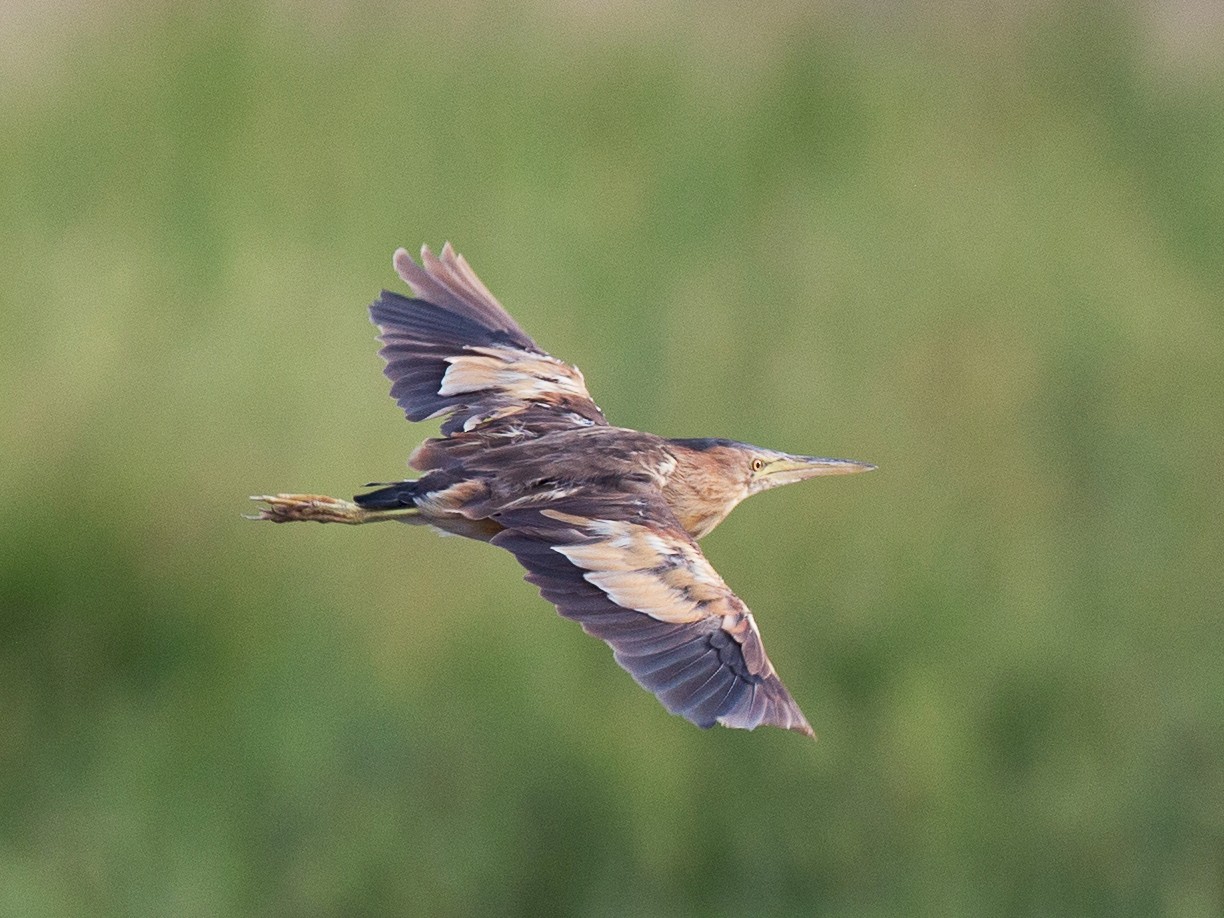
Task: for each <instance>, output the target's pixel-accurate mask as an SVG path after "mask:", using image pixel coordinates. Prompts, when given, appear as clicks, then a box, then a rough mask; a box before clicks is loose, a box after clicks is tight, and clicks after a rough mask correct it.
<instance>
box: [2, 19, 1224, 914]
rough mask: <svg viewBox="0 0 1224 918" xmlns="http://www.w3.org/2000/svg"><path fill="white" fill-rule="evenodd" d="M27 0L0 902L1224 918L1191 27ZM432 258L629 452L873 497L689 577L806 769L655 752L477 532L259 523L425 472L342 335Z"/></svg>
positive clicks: (1220, 669) (412, 432)
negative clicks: (511, 323) (703, 440)
mask: <svg viewBox="0 0 1224 918" xmlns="http://www.w3.org/2000/svg"><path fill="white" fill-rule="evenodd" d="M24 5H25V6H28V9H25V10H24V11H22V12H21V15H15V16H13V17H9V18H8V19H7V20H6V23H4V24H3V25H4V27H5V28H7V29H9V30H10V31H9V37H10V39H14V40H13V41H11V42H10V51H9V52H6V60H5V61H4V62H3V63H2V64H0V77H2V79H0V122H2V123H3V124H4V130H3V131H0V174H2V175H3V181H0V220H2V225H3V226H4V229H5V245H4V253H3V257H2V258H0V322H2V323H3V324H2V325H0V392H3V393H4V398H3V399H2V400H0V443H2V445H0V455H2V456H3V466H4V474H3V476H0V508H2V509H3V513H4V526H3V528H2V529H0V774H2V775H3V776H4V778H3V788H4V790H3V793H0V913H3V914H6V915H29V916H42V915H46V916H62V915H91V916H92V915H150V916H155V915H156V916H162V915H176V916H192V915H200V916H214V915H251V916H255V915H259V916H267V915H272V916H277V915H284V916H303V915H305V916H310V915H319V916H325V915H337V916H338V915H356V914H429V915H443V916H446V915H454V916H462V915H492V914H522V915H533V916H538V915H549V914H558V915H562V914H564V915H625V914H635V915H664V914H666V915H681V916H683V915H692V916H716V915H752V916H763V915H779V916H792V915H801V914H822V915H835V916H896V915H937V916H957V915H964V916H980V915H1032V916H1043V918H1045V916H1060V915H1065V916H1111V918H1113V916H1121V915H1144V916H1148V915H1169V916H1199V915H1203V916H1207V915H1219V914H1220V913H1221V912H1222V911H1224V859H1222V854H1221V852H1224V766H1222V763H1224V665H1222V661H1221V649H1222V648H1224V624H1222V621H1221V605H1222V598H1224V535H1222V528H1221V522H1220V521H1221V519H1222V518H1224V488H1222V487H1221V468H1222V467H1224V410H1221V403H1222V401H1224V309H1222V304H1224V258H1222V257H1221V240H1224V178H1222V177H1224V171H1221V163H1224V67H1222V59H1221V58H1220V57H1219V56H1218V55H1217V56H1215V57H1206V58H1205V57H1204V55H1205V54H1207V52H1205V51H1203V48H1202V45H1204V43H1203V42H1199V43H1198V44H1197V45H1196V44H1195V42H1194V41H1193V39H1194V38H1195V37H1196V36H1195V35H1193V34H1189V33H1188V34H1187V35H1184V36H1183V35H1179V34H1178V33H1177V31H1176V30H1177V29H1178V28H1183V29H1189V28H1190V27H1189V26H1188V25H1186V24H1178V23H1176V22H1174V23H1161V22H1157V21H1156V20H1155V19H1154V18H1153V17H1154V16H1155V14H1153V13H1151V12H1150V9H1149V7H1144V9H1145V10H1148V13H1145V16H1144V17H1139V16H1137V15H1136V16H1131V15H1129V14H1128V13H1127V11H1126V9H1125V8H1122V7H1118V8H1111V7H1108V6H1104V5H1097V6H1090V7H1083V8H1082V9H1081V11H1080V12H1076V13H1067V12H1056V11H1055V10H1056V7H1057V5H1054V7H1049V6H1047V5H1042V4H1037V5H1034V8H1033V11H1032V12H1031V13H1030V14H1028V15H1021V14H1019V13H1012V14H1009V15H1007V16H1003V15H1002V13H999V14H998V15H997V16H983V15H982V14H981V13H979V19H977V20H970V21H964V20H963V19H962V18H960V17H959V16H957V15H954V13H953V11H952V10H951V9H948V10H946V11H944V12H940V13H920V12H918V5H915V6H914V7H913V8H909V7H892V6H888V5H885V7H879V8H876V7H875V6H872V5H868V6H870V7H871V10H873V11H871V12H868V11H864V12H862V13H861V14H859V13H851V12H844V11H843V12H840V13H831V12H829V11H828V10H826V11H825V12H823V13H821V14H816V13H812V14H808V13H803V12H801V10H802V9H803V6H802V5H801V4H800V5H782V6H780V7H779V8H777V9H774V10H769V9H767V8H766V9H762V8H759V7H754V8H753V10H752V12H751V14H749V13H748V12H745V13H743V14H742V15H741V14H738V13H736V12H734V11H733V10H732V9H730V8H724V7H719V6H715V7H709V6H706V5H702V4H696V3H692V4H679V5H674V6H667V7H664V6H658V7H656V6H653V5H650V4H621V3H612V4H591V5H588V4H583V3H557V4H555V5H549V4H547V3H545V2H543V0H541V2H539V3H535V4H531V5H528V6H525V7H524V6H518V7H514V8H513V9H506V8H503V7H501V6H499V5H489V6H488V7H484V6H481V5H471V4H459V5H457V6H452V7H451V8H448V9H447V10H446V11H442V10H440V9H439V10H432V11H416V12H411V13H410V12H407V11H395V10H394V9H393V8H391V7H390V6H388V7H387V8H386V9H381V8H380V9H378V10H377V11H376V10H375V9H374V8H373V7H367V6H366V5H365V4H353V5H346V6H347V7H348V10H347V12H335V11H331V10H330V8H329V7H328V5H326V4H322V3H320V4H318V5H317V8H315V7H314V6H313V5H310V4H299V5H295V4H269V5H267V6H266V7H264V8H262V9H255V8H253V7H247V6H245V5H241V4H233V5H229V4H227V3H224V2H221V3H216V4H206V5H205V6H204V7H203V8H202V9H198V10H192V11H187V10H188V9H189V7H183V9H184V12H172V10H173V9H174V8H175V7H174V5H173V4H171V5H164V4H163V5H156V4H140V3H132V4H128V5H124V6H116V7H115V8H114V9H112V10H111V11H110V12H106V11H105V10H94V9H92V8H90V9H89V11H88V14H87V15H85V8H84V7H82V8H81V10H80V12H81V13H82V14H83V15H82V16H81V17H80V18H77V19H68V18H67V14H66V13H65V14H63V15H64V18H56V16H57V15H59V14H56V13H46V14H44V13H40V12H39V11H38V8H37V7H36V5H35V4H32V3H30V4H24ZM19 6H23V4H19ZM833 6H837V5H836V4H834V5H833ZM923 8H924V9H925V6H924V7H923ZM1003 8H1004V5H1000V10H1001V9H1003ZM1007 8H1010V7H1007ZM1156 8H1158V7H1151V9H1156ZM41 17H45V22H43V21H42V18H41ZM1162 29H1163V30H1164V31H1162ZM1199 37H1200V38H1201V36H1199ZM1179 38H1184V39H1185V42H1184V43H1180V44H1179V42H1178V39H1179ZM1206 44H1210V43H1209V42H1208V43H1206ZM1218 45H1219V43H1218V42H1216V46H1217V47H1218ZM1195 48H1198V53H1199V56H1198V57H1194V58H1192V57H1191V53H1192V52H1193V51H1194V50H1195ZM445 239H450V240H452V241H453V242H454V243H455V245H456V247H457V248H458V249H459V250H460V251H461V252H463V253H465V254H466V255H467V257H468V259H469V260H470V261H471V263H472V264H473V265H474V266H475V268H476V270H477V271H478V272H479V273H480V274H481V276H482V277H483V278H484V279H485V281H486V282H487V283H488V284H489V286H490V287H491V288H492V289H493V290H494V292H495V293H497V294H498V295H499V296H500V297H501V299H502V300H503V302H505V303H506V304H507V306H508V307H510V309H511V310H512V311H513V312H514V313H515V315H516V316H517V317H518V318H519V319H520V320H521V322H522V323H523V325H524V326H525V327H526V328H527V329H528V330H529V331H531V332H532V333H533V334H534V335H535V336H536V338H537V339H538V340H539V341H540V343H541V344H542V345H544V346H545V347H547V348H549V349H551V350H553V351H554V352H555V353H557V354H559V355H560V356H562V357H565V358H567V359H570V360H572V361H574V362H576V363H577V364H579V365H580V366H581V367H582V369H583V370H584V371H585V373H586V375H587V379H588V381H589V382H590V385H591V389H592V391H593V392H594V393H595V394H596V397H597V398H598V399H599V401H600V404H601V405H602V406H603V408H604V409H605V411H606V412H607V414H608V416H609V417H610V418H612V419H613V420H614V422H616V423H620V424H624V425H627V426H638V427H645V428H648V429H651V430H654V431H657V432H659V433H664V434H672V435H676V436H697V435H723V436H732V437H736V438H739V439H743V440H749V441H754V442H758V443H762V444H766V445H770V446H774V447H777V448H779V449H786V450H792V451H796V452H814V453H820V454H826V455H844V456H850V457H854V458H860V459H864V460H870V461H872V462H876V463H878V464H879V465H880V467H881V470H880V471H879V472H876V473H874V474H872V475H870V476H856V477H853V478H847V479H836V480H829V481H816V482H813V483H810V484H807V485H804V486H802V488H796V489H795V490H793V491H787V492H785V496H782V492H778V493H775V494H771V495H766V496H762V497H759V498H755V499H754V500H753V501H750V502H749V503H748V504H746V505H745V506H744V507H742V508H741V509H739V510H738V511H736V513H735V514H734V515H733V516H732V517H731V519H730V520H729V522H728V523H727V524H725V525H724V526H723V528H722V529H720V530H719V531H718V532H717V533H715V534H714V535H713V536H711V537H710V538H709V539H708V540H707V542H706V550H707V553H708V555H709V556H710V558H711V560H712V561H713V562H714V564H715V565H716V566H717V567H718V568H719V570H720V571H721V572H722V573H723V575H724V576H725V577H726V578H727V580H728V581H729V582H730V583H731V585H732V586H733V587H735V588H736V589H737V590H738V591H739V593H740V595H741V596H742V597H743V598H744V599H745V601H746V602H747V603H748V604H749V605H750V606H751V607H752V608H753V609H754V610H755V612H756V615H757V619H758V621H759V622H760V623H761V626H762V629H763V632H764V635H765V639H766V644H767V646H768V647H769V649H770V651H771V655H772V656H773V659H774V661H775V663H776V664H777V665H778V668H779V670H780V671H781V673H782V675H783V676H784V678H785V679H786V680H787V682H788V684H789V686H790V688H791V689H792V691H793V693H794V695H795V697H796V698H797V699H798V701H799V702H800V704H802V705H803V707H804V709H805V711H806V712H807V714H808V716H809V718H810V719H811V721H812V724H813V725H814V726H815V728H816V730H817V732H818V733H819V734H820V737H821V739H820V742H818V743H816V744H811V743H810V742H806V741H804V740H803V739H801V738H800V737H798V736H795V735H791V734H785V733H783V732H781V731H767V730H762V731H757V732H756V733H753V734H743V733H739V732H732V731H728V730H715V731H707V732H702V731H698V730H696V729H694V728H693V727H691V726H690V725H688V724H686V723H685V722H683V721H681V720H679V719H677V718H672V717H669V716H668V715H667V714H666V713H665V712H664V711H663V710H662V709H661V708H660V706H659V705H658V704H657V702H656V701H655V700H654V699H653V698H651V697H650V696H649V695H648V694H647V693H645V692H643V691H641V690H640V689H638V688H637V687H636V686H634V685H633V684H632V682H631V680H630V679H629V677H628V676H627V675H626V674H624V673H623V672H622V671H621V670H620V669H618V668H617V667H616V666H615V665H614V664H613V662H612V660H611V659H610V655H609V653H608V651H607V649H606V648H605V647H604V646H603V645H602V644H600V643H599V642H597V641H595V640H593V639H591V638H588V637H586V636H585V635H583V634H582V633H581V631H580V629H578V628H577V627H576V626H574V625H573V624H572V623H569V622H565V621H563V620H561V619H559V618H558V617H557V616H556V615H555V613H554V612H553V611H552V609H551V607H549V606H548V605H547V604H546V603H544V601H543V600H541V599H540V598H539V597H538V596H537V594H536V592H535V590H534V588H532V587H531V586H529V585H527V584H525V583H523V582H522V581H521V580H520V574H521V572H520V571H519V569H518V568H517V566H516V565H515V564H514V562H513V560H512V559H511V558H510V557H509V556H507V555H504V554H503V553H499V552H495V551H492V550H489V549H488V548H486V547H485V546H481V545H477V544H472V543H466V542H461V541H458V540H454V539H449V540H442V539H436V538H434V537H432V536H431V535H430V534H429V533H427V532H424V531H421V530H415V529H409V528H407V527H400V528H395V527H369V529H368V530H365V529H346V528H339V527H305V526H302V527H272V526H268V525H255V524H250V523H245V522H243V521H242V520H241V519H240V518H239V514H240V513H242V512H245V511H246V510H247V507H246V506H245V495H247V494H249V493H262V492H267V491H270V490H318V491H322V492H329V493H336V494H339V495H347V494H351V493H353V491H354V490H356V489H357V488H358V487H359V486H360V485H361V484H362V483H363V482H365V481H371V480H387V479H392V478H395V477H397V476H399V475H401V474H403V461H404V458H405V457H406V455H407V453H408V451H409V450H410V448H411V447H412V446H413V445H415V443H416V442H417V441H418V440H419V439H421V438H422V437H423V436H425V435H426V434H428V433H429V427H428V425H420V426H418V427H416V428H412V427H409V426H407V425H406V424H405V423H404V422H403V420H402V418H401V416H400V415H399V412H398V411H397V410H396V408H395V406H394V405H393V403H392V402H391V401H390V400H389V399H388V398H387V393H386V384H385V381H384V380H383V378H382V376H381V375H380V372H379V371H380V363H379V361H378V359H377V357H376V356H375V346H374V342H373V337H372V336H373V329H372V328H371V327H370V326H369V325H368V324H367V321H366V315H365V305H366V303H368V302H369V301H370V300H371V299H372V297H373V296H374V294H375V293H376V291H377V289H378V287H379V286H389V285H392V284H395V283H397V282H396V280H395V278H394V275H393V273H392V271H391V268H390V255H391V251H392V249H393V248H394V247H395V246H396V245H401V244H402V245H407V246H408V247H409V248H414V247H416V246H417V245H419V244H420V243H421V242H429V243H431V244H433V245H435V246H436V245H440V244H441V243H442V242H443V241H444V240H445Z"/></svg>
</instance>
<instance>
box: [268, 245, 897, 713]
mask: <svg viewBox="0 0 1224 918" xmlns="http://www.w3.org/2000/svg"><path fill="white" fill-rule="evenodd" d="M394 263H395V269H396V271H398V272H399V275H400V277H401V278H403V279H404V281H405V282H407V283H408V284H409V285H410V286H411V287H412V290H413V292H414V293H415V294H416V298H415V299H410V298H408V297H406V296H402V295H400V294H398V293H392V292H390V291H386V290H384V291H383V293H382V295H381V296H380V297H379V298H378V299H377V300H376V301H375V303H374V304H373V305H372V306H371V307H370V315H371V317H372V318H373V321H374V324H375V325H377V326H378V329H379V332H380V338H381V340H382V342H383V347H382V350H381V351H380V354H381V355H382V357H383V359H384V360H386V362H387V366H386V370H385V372H386V375H387V376H388V377H389V378H390V379H391V383H392V385H391V395H392V397H393V398H394V399H395V400H396V401H397V402H398V403H399V406H400V407H401V408H402V409H403V410H404V413H405V414H406V415H407V416H408V419H409V420H410V421H422V420H425V419H427V418H438V417H442V418H445V421H444V423H443V424H442V430H441V433H442V435H441V436H440V437H436V438H433V439H429V440H426V441H425V442H424V443H422V444H421V445H420V446H419V447H417V449H416V450H415V451H414V452H413V453H412V455H411V456H410V457H409V459H408V464H409V465H410V466H411V467H412V468H414V469H417V470H418V471H420V472H422V473H424V474H422V475H421V477H420V478H417V479H415V480H406V481H400V482H395V483H393V484H389V485H385V486H382V487H379V488H378V490H375V491H372V492H370V493H367V494H360V495H358V496H356V497H355V498H354V499H353V500H352V501H347V500H340V499H337V498H333V497H322V496H318V495H312V494H276V495H268V496H263V497H256V498H253V500H258V501H262V502H263V503H264V504H265V506H264V507H263V508H262V509H261V510H260V513H259V515H258V516H257V517H255V518H256V519H264V520H271V521H272V522H276V523H288V522H294V521H299V520H314V521H316V522H320V523H373V522H379V521H382V520H399V521H401V522H405V523H423V524H428V525H431V526H434V527H436V528H437V529H440V530H443V531H445V532H449V533H455V534H457V535H462V536H467V537H468V538H472V539H480V540H481V541H485V542H491V543H492V544H494V545H497V546H499V547H501V548H505V549H508V550H509V551H510V552H512V553H513V554H514V556H515V557H516V558H517V559H518V560H519V563H520V564H522V565H523V567H525V568H526V569H527V575H526V576H527V580H528V581H530V582H531V583H534V584H535V585H536V586H538V587H539V588H540V592H541V594H543V596H544V598H545V599H547V600H549V601H550V602H552V603H553V604H555V605H556V607H557V609H558V611H559V612H560V613H561V614H562V615H563V616H565V617H566V618H571V619H574V620H575V621H577V622H578V623H579V624H581V625H582V627H583V628H584V629H585V630H586V631H587V632H588V633H589V634H593V635H595V636H596V637H599V638H602V639H603V640H604V641H606V642H607V643H608V644H609V645H611V647H612V651H613V656H614V657H615V659H616V662H617V663H619V664H620V665H621V666H622V667H624V668H625V669H626V670H628V672H629V673H630V675H632V676H633V678H634V679H636V680H637V681H638V683H639V684H640V685H642V687H644V688H646V689H648V690H649V691H651V692H653V693H654V694H655V695H657V696H658V698H659V700H660V701H661V702H663V705H664V707H666V708H667V709H668V710H669V711H671V712H672V713H675V714H680V715H683V716H684V717H686V718H688V719H689V720H691V721H692V722H693V723H695V724H697V725H698V726H700V727H709V726H712V725H714V724H715V723H721V724H723V725H725V726H728V727H740V728H743V729H747V730H751V729H752V728H754V727H757V726H759V725H760V724H772V725H774V726H778V727H784V728H786V729H788V730H795V731H797V732H799V733H805V734H807V735H809V736H811V735H812V728H811V727H810V726H809V725H808V722H807V719H806V718H805V717H804V716H803V713H802V712H801V711H800V710H799V706H798V705H797V704H795V701H794V699H792V698H791V696H790V693H789V692H788V691H787V690H786V687H785V686H784V685H783V684H782V681H781V680H780V679H779V678H778V675H777V673H776V672H775V671H774V668H773V665H772V664H771V663H770V661H769V657H767V656H766V655H765V648H764V646H763V645H762V643H761V635H760V632H759V631H757V626H756V622H755V621H754V620H753V617H752V613H751V612H749V611H748V608H747V606H745V605H744V603H743V602H742V601H741V600H740V598H739V597H738V596H736V595H735V594H734V593H733V592H731V588H730V587H728V586H727V584H726V583H725V582H723V579H722V577H720V576H719V575H718V572H717V571H715V570H714V568H713V567H711V566H710V563H709V562H708V561H706V559H705V556H704V555H702V553H701V549H700V548H698V547H697V539H700V538H701V537H702V536H704V535H705V534H706V533H708V532H710V530H712V529H713V528H714V527H715V526H717V525H718V524H719V523H720V522H722V521H723V519H724V518H725V517H726V516H727V514H728V513H730V512H731V510H732V509H733V508H734V507H735V506H736V504H738V503H739V502H740V501H742V500H743V499H744V498H745V497H748V496H749V495H750V494H755V493H757V492H758V491H764V490H767V489H768V488H773V487H776V486H777V485H782V484H789V483H791V482H793V481H802V480H804V479H806V478H813V477H815V476H817V475H844V474H847V473H850V472H864V471H867V470H869V469H872V468H874V466H871V465H868V464H866V463H863V462H854V461H851V460H849V459H820V458H814V457H810V456H791V455H788V454H786V453H780V452H776V451H774V450H771V449H762V448H761V447H757V446H749V445H748V444H746V443H736V442H734V441H732V440H717V439H700V440H672V439H666V438H664V437H657V436H655V435H654V434H648V433H640V432H638V431H636V430H627V429H625V428H623V427H612V426H611V425H609V424H608V422H607V420H605V418H604V416H603V412H602V411H600V409H599V407H598V406H597V405H596V404H595V402H594V401H592V399H591V396H590V394H588V392H587V389H586V383H585V382H584V381H583V378H582V374H581V373H580V372H578V369H577V367H573V366H570V365H569V364H566V363H563V362H561V361H560V360H558V359H557V358H555V357H553V356H551V355H549V354H547V353H545V352H544V351H543V350H541V349H540V348H539V347H538V346H537V345H536V343H535V342H534V341H533V340H532V339H531V338H530V337H529V336H528V335H527V333H526V332H524V331H523V330H522V329H521V328H519V326H518V324H517V323H516V322H515V321H514V319H512V318H510V315H509V313H507V312H506V310H505V309H503V308H502V306H501V304H500V303H498V302H497V300H496V299H494V297H493V295H492V294H491V293H489V291H488V289H487V288H486V287H485V285H484V284H483V283H481V282H480V279H479V278H477V277H476V275H475V273H473V271H472V269H471V268H470V267H468V264H467V262H466V261H465V260H464V259H463V258H462V257H460V256H459V255H456V254H455V252H454V250H453V249H452V248H451V247H450V244H449V243H448V244H447V245H445V246H444V247H443V248H442V254H441V256H435V255H434V254H433V253H432V252H430V250H429V249H428V248H424V249H422V250H421V264H420V265H418V264H416V262H414V261H413V260H412V258H411V257H410V256H409V255H408V253H407V252H406V251H404V250H403V249H400V250H399V251H397V252H396V253H395V261H394ZM367 487H374V485H367Z"/></svg>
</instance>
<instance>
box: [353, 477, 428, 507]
mask: <svg viewBox="0 0 1224 918" xmlns="http://www.w3.org/2000/svg"><path fill="white" fill-rule="evenodd" d="M379 485H381V487H379V488H378V490H377V491H371V492H369V493H368V494H356V495H354V496H353V501H354V502H355V503H356V504H357V506H358V507H361V508H362V509H364V510H394V509H396V508H398V507H415V506H416V497H417V495H418V494H419V493H420V490H419V489H418V487H417V485H418V482H416V481H395V482H378V481H372V482H370V483H369V484H368V485H366V487H367V488H373V487H376V486H379Z"/></svg>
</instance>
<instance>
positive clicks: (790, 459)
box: [761, 456, 875, 487]
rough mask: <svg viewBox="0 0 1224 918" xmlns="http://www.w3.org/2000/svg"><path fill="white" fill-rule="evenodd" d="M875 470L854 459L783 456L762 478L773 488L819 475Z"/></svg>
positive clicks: (773, 463)
mask: <svg viewBox="0 0 1224 918" xmlns="http://www.w3.org/2000/svg"><path fill="white" fill-rule="evenodd" d="M874 468H875V466H874V465H872V464H871V463H869V462H856V461H855V460H853V459H825V458H823V457H819V456H783V457H782V458H781V459H775V460H774V461H773V462H770V463H769V464H768V465H766V466H765V468H764V469H763V470H762V472H761V476H762V477H763V478H764V479H765V480H766V481H767V482H768V483H769V485H770V486H771V487H772V486H775V485H783V484H790V483H791V482H793V481H803V480H805V479H807V478H815V477H816V476H817V475H853V474H854V473H855V472H870V471H871V470H872V469H874Z"/></svg>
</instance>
